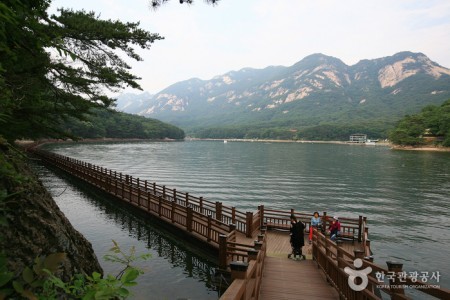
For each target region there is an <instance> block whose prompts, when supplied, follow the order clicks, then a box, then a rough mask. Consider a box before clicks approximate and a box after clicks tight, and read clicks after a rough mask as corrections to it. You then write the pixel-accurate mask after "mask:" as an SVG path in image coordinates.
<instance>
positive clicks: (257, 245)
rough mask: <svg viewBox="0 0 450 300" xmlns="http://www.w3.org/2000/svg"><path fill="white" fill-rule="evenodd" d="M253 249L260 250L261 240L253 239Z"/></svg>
mask: <svg viewBox="0 0 450 300" xmlns="http://www.w3.org/2000/svg"><path fill="white" fill-rule="evenodd" d="M253 244H254V247H253V248H255V250H261V248H262V245H263V242H258V241H254V242H253Z"/></svg>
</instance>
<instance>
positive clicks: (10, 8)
mask: <svg viewBox="0 0 450 300" xmlns="http://www.w3.org/2000/svg"><path fill="white" fill-rule="evenodd" d="M49 5H50V1H48V0H36V1H24V0H5V1H2V3H1V5H0V17H1V20H2V22H0V24H1V25H0V62H1V65H0V88H1V91H2V93H1V94H0V112H1V115H0V123H3V124H6V125H4V126H0V135H3V136H4V137H5V138H7V139H8V140H15V139H19V138H39V137H64V136H65V133H64V132H63V131H61V130H60V129H59V127H60V126H59V125H60V124H61V121H62V120H65V119H66V118H68V117H75V118H79V119H84V118H85V115H86V113H89V111H90V110H91V109H92V108H95V107H109V106H111V104H112V103H113V99H110V98H109V97H107V96H106V95H105V91H106V90H110V91H118V90H120V89H122V88H123V87H126V86H130V87H133V88H139V85H138V84H137V82H136V80H138V79H139V78H138V77H136V76H134V75H132V74H131V73H129V69H130V66H129V65H128V64H127V63H126V62H125V61H124V60H123V58H121V57H120V56H119V55H120V53H124V54H126V56H127V57H129V58H131V59H134V60H138V61H139V60H142V59H141V57H140V56H139V55H138V54H137V53H136V51H135V48H134V47H139V48H142V49H149V48H150V45H151V44H152V43H153V42H154V41H155V40H158V39H161V37H160V36H159V35H157V34H151V33H149V32H147V31H145V30H142V29H140V28H139V23H123V22H120V21H113V20H101V19H99V17H97V16H95V14H94V13H93V12H85V11H72V10H66V9H61V10H59V11H58V14H57V15H49V14H48V13H47V10H48V7H49Z"/></svg>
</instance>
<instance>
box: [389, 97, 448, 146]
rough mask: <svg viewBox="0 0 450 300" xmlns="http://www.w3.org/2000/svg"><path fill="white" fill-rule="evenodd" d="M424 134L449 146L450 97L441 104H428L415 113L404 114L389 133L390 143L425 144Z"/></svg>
mask: <svg viewBox="0 0 450 300" xmlns="http://www.w3.org/2000/svg"><path fill="white" fill-rule="evenodd" d="M424 136H429V137H435V138H436V139H437V140H436V142H437V143H438V144H441V145H443V146H446V147H449V146H450V99H449V100H447V101H446V102H444V103H443V104H442V105H441V106H433V105H429V106H426V107H424V108H423V109H422V111H421V112H420V113H418V114H416V115H411V116H409V115H408V116H405V117H404V118H403V119H401V120H400V122H399V123H398V125H397V127H396V128H395V129H394V130H392V131H391V132H390V134H389V139H390V140H391V142H392V143H394V144H397V145H406V146H419V145H423V144H425V139H424Z"/></svg>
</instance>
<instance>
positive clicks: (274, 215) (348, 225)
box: [258, 205, 366, 242]
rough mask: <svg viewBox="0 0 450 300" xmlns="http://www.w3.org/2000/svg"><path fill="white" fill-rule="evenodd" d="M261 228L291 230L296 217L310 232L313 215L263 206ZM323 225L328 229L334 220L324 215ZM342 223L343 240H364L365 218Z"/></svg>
mask: <svg viewBox="0 0 450 300" xmlns="http://www.w3.org/2000/svg"><path fill="white" fill-rule="evenodd" d="M258 211H259V216H260V222H261V226H267V228H277V229H286V230H287V229H289V228H290V224H291V221H290V216H291V215H295V216H296V218H297V220H299V221H302V222H303V223H305V224H306V228H305V230H306V231H307V232H308V231H309V227H310V226H311V217H312V216H311V214H306V213H300V212H296V211H294V209H291V210H290V211H285V210H273V209H267V208H265V207H264V206H263V205H261V206H259V207H258ZM321 218H322V224H323V225H324V227H325V228H328V227H329V225H330V222H331V220H332V218H331V217H329V216H327V212H323V214H322V217H321ZM339 222H340V223H341V235H342V237H343V238H352V239H357V240H358V241H359V242H362V241H363V239H364V234H363V232H364V229H363V228H364V224H365V222H366V219H365V217H364V218H363V217H362V216H359V218H357V219H356V218H343V217H340V218H339Z"/></svg>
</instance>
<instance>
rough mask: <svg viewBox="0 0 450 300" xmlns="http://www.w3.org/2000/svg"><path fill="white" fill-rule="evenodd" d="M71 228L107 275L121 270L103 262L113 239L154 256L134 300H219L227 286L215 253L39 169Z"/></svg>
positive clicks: (145, 266) (59, 174)
mask: <svg viewBox="0 0 450 300" xmlns="http://www.w3.org/2000/svg"><path fill="white" fill-rule="evenodd" d="M35 168H36V170H37V173H38V174H39V177H40V178H41V180H42V181H43V183H44V185H45V186H46V188H47V189H48V190H49V191H50V193H52V196H53V197H54V198H55V201H56V202H57V204H58V206H59V207H60V208H61V210H62V211H63V212H64V214H65V215H66V216H67V217H68V219H69V220H70V221H71V223H72V225H73V226H74V227H75V228H76V229H77V230H78V231H80V232H81V233H82V234H83V235H85V237H86V238H87V239H88V240H89V241H90V242H91V243H92V245H93V248H94V251H95V253H96V254H97V256H98V257H99V260H100V263H101V265H102V267H103V268H104V270H105V273H109V274H117V272H118V271H119V270H120V269H121V266H118V265H113V264H111V263H109V262H106V261H103V260H102V259H101V257H102V256H103V255H104V254H106V253H107V251H108V249H109V248H111V246H112V243H111V240H112V239H114V240H115V241H117V242H118V243H119V245H121V247H122V248H123V250H127V249H129V248H130V247H131V246H135V247H136V250H137V252H138V253H148V252H150V253H151V254H152V258H151V259H150V260H149V261H147V262H143V263H140V264H139V267H142V268H143V269H144V270H145V274H144V275H142V276H141V277H139V280H138V283H139V284H138V286H137V287H136V288H135V289H134V290H133V293H134V294H135V297H134V298H135V299H186V298H187V299H217V298H218V297H219V296H220V293H221V290H222V291H223V290H224V289H225V288H226V285H227V283H226V281H225V279H224V278H223V277H221V276H218V277H217V276H215V274H216V267H217V261H216V258H215V256H213V254H212V253H211V252H208V251H207V250H205V249H202V248H200V247H199V246H198V245H194V244H189V243H187V242H186V241H185V240H184V239H182V238H180V236H179V235H178V234H176V233H175V232H171V231H169V230H167V229H166V228H164V226H163V224H161V223H159V221H157V220H155V219H154V218H151V217H149V216H148V215H146V214H145V213H144V212H142V211H139V210H138V209H135V208H134V207H130V206H128V205H126V204H124V203H121V202H119V201H117V200H115V199H114V198H112V197H110V196H109V195H107V194H104V193H102V192H100V191H97V190H95V189H93V188H91V187H90V186H89V185H87V184H85V183H83V182H81V181H79V180H77V179H73V178H70V177H68V176H67V175H65V174H64V173H62V172H60V171H57V170H48V169H47V168H45V167H42V166H35Z"/></svg>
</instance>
